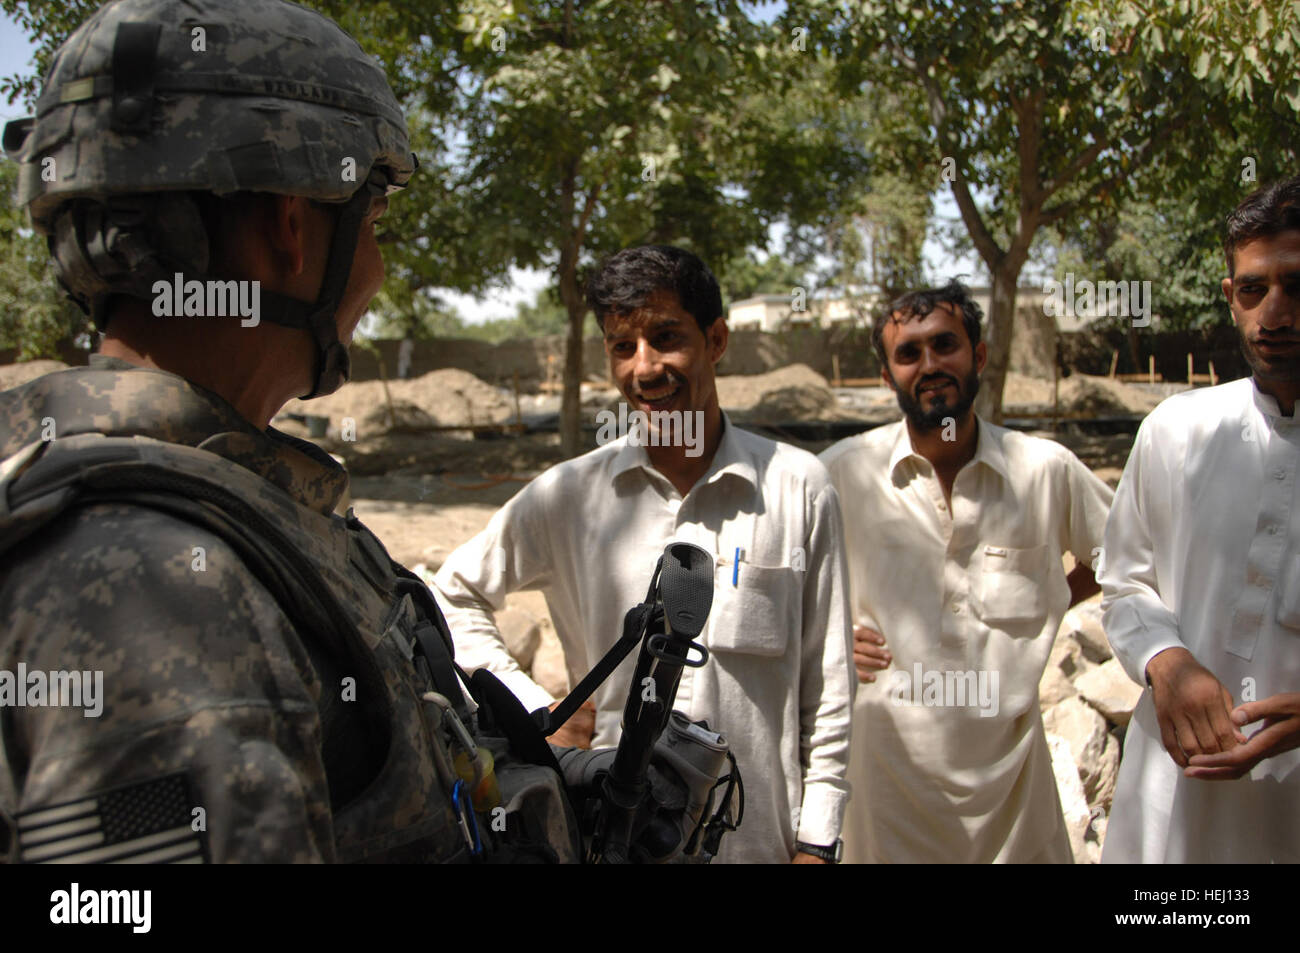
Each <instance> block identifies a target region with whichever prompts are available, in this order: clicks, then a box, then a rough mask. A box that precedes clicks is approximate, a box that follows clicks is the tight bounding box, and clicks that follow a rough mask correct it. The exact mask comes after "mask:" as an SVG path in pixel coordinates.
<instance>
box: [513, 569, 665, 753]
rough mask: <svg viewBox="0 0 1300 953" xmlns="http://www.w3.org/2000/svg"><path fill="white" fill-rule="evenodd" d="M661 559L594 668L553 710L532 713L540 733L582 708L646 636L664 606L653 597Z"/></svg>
mask: <svg viewBox="0 0 1300 953" xmlns="http://www.w3.org/2000/svg"><path fill="white" fill-rule="evenodd" d="M663 561H664V560H663V557H662V556H660V557H659V562H657V563H655V571H654V575H652V576H651V577H650V588H649V589H647V590H646V594H645V601H644V602H642V603H640V604H639V605H635V606H633V607H632V608H631V609H628V610H627V615H625V616H623V637H622V638H620V639H619V640H618V641H617V642H615V643H614V644H613V645H612V646H610V649H609V651H608V652H606V653H605V656H604V658H602V659H601V660H600V661H599V662H597V663H596V667H595V668H593V669H592V670H591V671H590V672H588V673H587V674H586V676H585V677H584V678H583V679H582V681H580V682H579V683H578V684H577V685H576V686H575V687H574V689H573V691H571V692H569V694H568V695H567V696H565V699H564V701H562V702H560V703H559V704H558V705H556V706H555V709H554V710H549V709H546V708H539V709H537V710H536V711H535V712H533V720H534V721H536V722H537V724H538V725H539V726H540V727H541V729H542V734H543V735H546V736H547V737H550V736H551V735H553V734H555V732H557V731H559V729H560V726H561V725H563V724H564V723H565V722H566V721H568V720H569V719H570V718H572V717H573V715H574V712H576V711H577V710H578V709H579V708H581V707H582V703H583V702H585V701H586V700H587V699H588V698H590V697H591V693H592V692H594V691H595V690H596V689H597V688H599V687H600V684H601V682H603V681H605V679H607V678H609V676H610V673H611V672H613V671H614V669H616V668H618V666H619V663H620V662H622V661H623V659H625V658H627V656H628V653H630V652H631V651H632V649H634V648H636V646H637V644H638V643H639V642H640V641H641V638H642V636H644V635H645V633H646V629H647V627H648V626H649V625H650V624H652V623H653V622H654V619H653V618H652V615H651V614H652V613H653V612H655V611H658V612H659V613H660V614H662V613H663V608H662V607H659V606H657V605H656V603H657V602H658V600H657V599H656V598H655V590H657V589H658V588H659V570H660V569H661V568H662V566H663Z"/></svg>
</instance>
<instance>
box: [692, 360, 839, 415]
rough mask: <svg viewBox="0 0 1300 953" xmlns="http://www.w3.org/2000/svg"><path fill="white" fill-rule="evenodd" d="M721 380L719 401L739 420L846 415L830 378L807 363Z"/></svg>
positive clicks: (719, 379)
mask: <svg viewBox="0 0 1300 953" xmlns="http://www.w3.org/2000/svg"><path fill="white" fill-rule="evenodd" d="M717 382H718V402H719V403H720V404H721V405H722V409H723V410H725V411H726V412H727V413H728V414H729V415H731V417H733V418H734V419H735V420H736V421H737V422H742V421H764V422H768V423H787V422H789V421H792V420H838V419H840V418H841V417H843V416H844V413H843V411H842V410H841V409H840V407H839V404H838V403H837V402H836V400H835V392H834V391H832V390H831V387H830V385H829V384H828V383H827V382H826V378H824V377H822V376H821V375H820V374H818V373H817V372H816V371H814V370H813V369H812V368H810V367H809V366H808V365H807V364H791V365H789V366H787V367H782V368H778V369H777V370H774V371H769V372H768V373H766V374H744V375H742V374H735V375H729V376H727V377H719V378H718V379H717Z"/></svg>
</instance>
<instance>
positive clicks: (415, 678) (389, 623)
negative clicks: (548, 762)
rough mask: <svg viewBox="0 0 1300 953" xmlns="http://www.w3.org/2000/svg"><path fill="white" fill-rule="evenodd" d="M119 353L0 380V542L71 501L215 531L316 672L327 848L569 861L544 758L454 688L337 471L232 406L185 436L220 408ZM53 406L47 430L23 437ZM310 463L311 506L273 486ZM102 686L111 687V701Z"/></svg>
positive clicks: (425, 615) (430, 634)
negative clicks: (85, 364)
mask: <svg viewBox="0 0 1300 953" xmlns="http://www.w3.org/2000/svg"><path fill="white" fill-rule="evenodd" d="M125 366H126V365H124V364H122V362H117V361H111V360H107V359H103V358H100V359H99V362H98V365H97V366H92V367H90V368H77V369H72V370H68V371H62V372H57V373H55V374H50V375H46V376H45V377H43V378H39V379H37V380H36V381H33V382H31V383H29V384H27V385H24V386H23V387H20V388H17V389H15V390H14V391H10V392H8V393H7V394H3V395H0V420H4V419H6V418H7V420H8V422H9V424H10V425H11V429H10V434H9V436H7V437H6V438H5V440H4V442H3V443H0V460H3V462H2V463H0V556H3V555H5V554H6V553H8V554H9V555H10V556H12V555H13V552H12V548H13V547H14V546H15V544H17V543H19V542H20V541H21V540H23V539H24V538H27V537H28V536H30V535H31V534H33V533H36V532H38V531H39V529H40V528H41V527H43V526H45V525H47V524H49V523H50V522H51V521H53V520H54V519H55V518H56V517H58V516H59V515H60V514H61V513H64V512H65V511H67V510H69V509H70V508H72V507H74V506H85V505H90V504H94V503H98V502H105V501H111V502H127V503H130V504H134V505H138V506H141V507H148V508H151V509H155V510H161V511H164V512H166V513H169V514H171V515H173V516H176V517H178V518H180V519H182V520H186V521H188V522H191V523H194V524H196V525H199V526H202V527H204V528H205V529H208V530H210V531H213V532H215V533H216V535H218V536H220V537H221V538H222V539H223V540H224V541H225V542H226V543H228V544H229V545H230V546H231V547H232V548H233V549H234V550H235V552H236V553H237V554H238V555H239V557H240V558H241V560H242V561H243V563H244V566H245V567H246V568H247V570H248V571H249V573H250V574H251V576H252V577H253V578H255V579H256V580H257V581H258V582H259V583H261V584H262V585H264V586H265V587H266V588H267V589H268V590H269V591H270V593H271V594H272V595H273V596H274V597H275V599H276V602H277V603H278V604H279V606H280V607H281V609H282V610H283V611H284V613H285V614H286V615H287V616H288V618H289V619H290V621H291V622H292V623H293V626H294V629H295V631H296V632H297V633H298V636H299V638H300V640H301V642H302V645H303V648H304V649H305V650H306V653H307V655H308V656H309V658H310V659H311V662H312V666H313V667H314V668H315V670H316V672H317V674H318V675H319V677H320V699H319V701H318V705H319V713H320V721H321V747H322V757H323V761H324V764H325V771H326V776H327V779H328V782H329V795H330V802H331V803H330V805H329V810H330V813H331V815H332V826H333V834H334V843H333V845H332V854H333V856H326V857H325V859H327V860H338V861H361V862H367V861H389V862H430V861H433V862H447V861H453V862H454V861H464V860H468V859H471V858H477V859H488V860H498V861H514V862H517V861H518V860H520V859H540V860H551V861H556V860H558V861H575V860H577V859H578V857H579V851H580V843H579V841H578V840H577V826H576V822H575V821H574V819H573V813H572V809H571V808H570V806H569V803H568V799H567V796H566V794H565V792H564V788H563V784H562V782H561V781H560V778H559V775H558V773H557V772H556V771H554V770H552V768H551V767H542V766H538V765H534V764H527V763H522V762H520V760H519V759H518V758H517V757H513V756H512V755H511V752H510V746H509V743H508V742H507V741H506V740H505V739H504V737H503V736H502V733H501V732H495V733H494V730H493V725H494V722H495V719H494V717H493V715H492V712H491V711H490V710H489V709H484V708H479V707H478V706H477V705H476V704H475V701H474V700H467V699H466V698H465V696H464V694H463V693H462V692H461V687H460V681H459V680H458V669H456V667H455V666H454V663H453V662H452V646H451V640H450V635H449V633H448V631H447V627H446V623H445V621H444V620H443V618H442V616H441V613H440V612H439V611H438V608H437V605H436V603H435V602H434V600H433V598H432V596H431V594H430V593H429V591H428V589H427V588H426V587H425V586H424V584H423V583H422V582H421V581H420V580H418V578H416V577H415V576H414V575H412V574H411V573H409V572H408V571H407V570H405V569H403V568H402V567H400V566H399V565H398V564H396V563H394V562H393V561H392V560H391V559H390V558H389V556H388V554H387V552H386V550H385V549H384V547H383V545H382V544H381V543H380V541H379V540H378V539H377V538H376V537H375V536H374V534H373V533H371V532H370V531H369V530H368V529H367V528H366V527H365V526H364V525H363V524H362V523H361V521H360V520H358V519H357V518H356V517H355V516H354V515H353V514H352V512H351V510H349V511H348V515H347V516H346V517H341V516H338V515H336V514H333V513H331V512H329V510H330V508H331V507H332V500H336V499H337V498H338V495H339V494H341V493H342V490H343V488H344V487H345V486H346V476H345V475H344V474H343V472H342V470H341V468H339V467H338V466H337V464H335V463H333V461H331V460H329V458H328V455H326V454H324V452H323V451H321V450H319V448H317V447H315V446H314V445H311V444H307V443H306V442H305V441H300V440H297V439H296V438H292V437H288V436H286V435H284V434H279V433H278V432H274V431H272V432H270V433H263V432H261V431H258V430H256V429H255V428H253V427H252V426H251V425H249V424H247V422H245V421H243V420H242V418H238V419H237V420H236V421H235V422H234V426H235V429H228V430H224V431H220V432H211V433H210V434H209V435H208V436H206V437H205V438H204V439H202V440H200V441H198V442H197V443H196V444H195V445H190V446H187V445H185V443H184V442H183V441H186V440H193V439H194V436H193V435H192V434H194V433H200V434H201V433H202V432H204V431H212V429H213V421H212V418H213V416H214V406H215V409H216V412H217V415H218V416H220V415H221V414H226V413H227V412H228V413H229V414H233V409H232V408H229V406H228V405H226V404H225V403H224V401H221V400H220V399H219V398H216V397H215V396H214V395H208V394H207V392H205V391H202V390H201V389H199V388H197V387H195V386H194V385H191V384H189V383H188V382H186V381H184V380H183V379H181V378H179V377H177V376H175V375H172V374H168V373H165V372H159V371H151V370H147V369H132V370H125V369H124V368H125ZM110 368H114V369H110ZM51 420H52V421H54V424H55V427H56V428H57V434H56V436H55V439H53V440H48V439H47V440H41V439H39V438H37V439H33V437H34V436H36V433H37V432H38V428H40V427H41V425H42V421H51ZM224 423H230V421H229V419H228V418H227V419H226V420H225V421H224ZM241 425H242V426H241ZM186 431H189V432H188V433H187V432H186ZM169 438H170V439H169ZM300 455H301V456H300ZM304 457H305V458H309V459H303V458H304ZM236 461H238V462H236ZM250 464H251V466H250ZM313 465H317V466H319V467H320V468H321V469H320V471H319V474H315V475H314V476H313V477H312V478H311V479H308V480H307V481H306V482H305V483H300V484H299V486H300V487H301V486H306V487H307V488H308V491H307V492H308V496H309V497H310V494H311V493H316V494H317V498H316V499H314V500H313V501H312V502H313V504H314V505H316V506H318V507H319V508H312V507H311V506H308V505H304V503H303V502H302V501H301V499H295V498H294V495H292V494H291V493H290V492H287V491H286V489H284V488H283V487H284V485H286V484H288V483H291V482H292V481H293V480H294V478H295V477H294V474H291V473H288V472H286V470H293V469H295V467H299V466H301V468H302V471H303V472H305V473H308V474H314V473H315V471H314V470H313V469H312V467H313ZM258 471H260V472H261V474H266V475H259V472H258ZM268 475H269V476H268ZM299 475H301V474H299ZM272 478H274V482H273V479H272ZM277 483H281V485H276V484H277ZM326 484H328V485H326ZM16 565H17V566H18V567H19V568H20V569H21V565H22V564H21V562H19V563H17V564H16ZM237 634H238V633H237V631H232V635H237ZM201 661H202V660H200V662H201ZM475 681H476V682H477V681H478V679H476V680H475ZM349 690H350V692H351V695H350V696H349V695H348V694H347V693H348V691H349ZM480 697H481V694H480ZM112 701H113V699H112V695H111V692H110V693H109V697H108V704H107V705H106V713H107V714H108V715H110V716H111V709H112ZM480 724H481V725H482V728H481V729H480ZM478 749H486V750H488V751H491V752H492V754H493V755H494V756H495V768H494V772H495V776H496V779H497V782H498V785H499V791H500V796H499V798H498V799H496V806H495V809H493V808H490V807H488V806H486V805H480V811H481V813H480V814H479V815H478V817H477V821H476V818H475V817H473V816H471V815H472V813H473V811H472V808H470V807H469V806H468V803H467V802H468V801H469V796H470V791H471V790H472V785H469V784H465V785H462V786H461V787H460V788H458V787H457V784H456V782H457V781H458V780H459V779H460V778H459V777H458V774H457V758H458V756H459V759H460V762H461V765H462V767H463V766H466V765H468V766H472V767H473V768H474V774H473V780H474V782H475V783H477V782H478V780H479V779H480V778H481V777H482V774H483V772H482V770H481V769H482V764H481V763H480V764H475V762H476V761H479V760H480V751H479V750H478ZM545 756H546V757H549V749H547V751H546V754H545ZM482 760H486V757H485V756H484V757H483V758H482ZM540 760H544V758H543V759H540ZM489 810H492V811H493V813H492V815H491V817H492V822H491V823H489V818H488V816H487V813H486V812H487V811H489ZM497 821H499V822H500V823H497ZM471 828H472V830H471ZM326 853H328V852H326Z"/></svg>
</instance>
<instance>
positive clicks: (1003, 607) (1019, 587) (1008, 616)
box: [974, 543, 1052, 623]
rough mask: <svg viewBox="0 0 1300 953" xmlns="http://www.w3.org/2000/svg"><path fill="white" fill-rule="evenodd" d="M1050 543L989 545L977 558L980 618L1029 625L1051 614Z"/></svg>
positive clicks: (976, 582)
mask: <svg viewBox="0 0 1300 953" xmlns="http://www.w3.org/2000/svg"><path fill="white" fill-rule="evenodd" d="M1051 559H1052V554H1051V553H1050V552H1049V551H1048V547H1047V544H1046V543H1044V544H1043V545H1041V546H1034V547H1032V548H1030V549H1012V548H1010V547H1007V546H985V547H983V550H982V552H979V553H977V555H976V560H977V562H976V565H977V566H978V567H979V571H978V572H976V573H975V580H974V582H975V588H976V592H977V595H978V597H979V605H980V618H981V619H983V620H984V621H985V622H988V623H1010V622H1029V621H1036V620H1041V619H1043V618H1044V617H1045V616H1046V615H1047V572H1048V568H1049V562H1050V560H1051Z"/></svg>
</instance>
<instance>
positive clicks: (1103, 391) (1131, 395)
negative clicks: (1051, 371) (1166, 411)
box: [1002, 374, 1160, 417]
mask: <svg viewBox="0 0 1300 953" xmlns="http://www.w3.org/2000/svg"><path fill="white" fill-rule="evenodd" d="M1060 402H1061V403H1060V412H1061V415H1062V416H1064V417H1112V416H1124V415H1128V414H1148V413H1150V412H1151V411H1152V410H1154V409H1155V406H1156V404H1158V403H1160V397H1159V396H1157V395H1155V394H1149V393H1147V392H1146V391H1144V390H1140V389H1139V388H1136V387H1131V386H1130V385H1128V384H1125V383H1124V382H1123V381H1117V380H1113V379H1111V378H1109V377H1093V376H1092V375H1090V374H1071V375H1070V376H1069V377H1066V378H1062V380H1061V392H1060ZM1002 408H1003V412H1004V413H1006V414H1007V415H1008V416H1015V415H1016V414H1017V413H1022V414H1050V413H1051V412H1052V382H1051V381H1045V380H1039V379H1037V378H1034V377H1025V376H1024V375H1023V374H1008V375H1007V382H1006V387H1005V388H1004V389H1003V391H1002Z"/></svg>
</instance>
